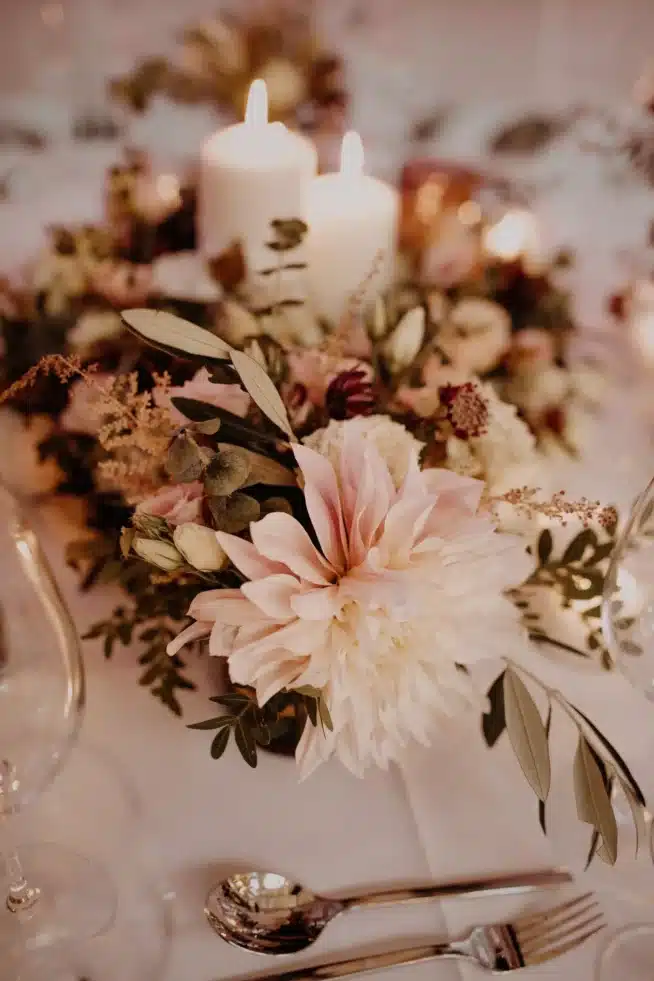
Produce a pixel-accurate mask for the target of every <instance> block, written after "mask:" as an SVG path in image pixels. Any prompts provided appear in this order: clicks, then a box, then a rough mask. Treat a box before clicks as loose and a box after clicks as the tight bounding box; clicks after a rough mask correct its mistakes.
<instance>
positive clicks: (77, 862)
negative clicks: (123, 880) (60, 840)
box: [0, 844, 116, 957]
mask: <svg viewBox="0 0 654 981" xmlns="http://www.w3.org/2000/svg"><path fill="white" fill-rule="evenodd" d="M19 857H20V863H21V867H22V870H23V874H24V876H25V879H26V880H27V882H28V883H29V885H30V886H31V887H36V888H37V889H38V890H40V895H39V897H38V899H37V900H36V902H34V903H32V904H31V905H29V908H26V909H22V910H18V911H12V909H10V907H9V906H8V904H7V902H6V898H5V895H6V883H4V884H3V885H4V888H3V893H2V894H1V895H0V950H2V951H3V952H4V951H13V952H14V954H15V956H16V957H19V956H20V954H21V953H22V952H27V953H28V954H29V953H32V952H36V951H39V950H43V949H44V948H48V947H52V946H54V945H57V944H68V943H76V942H78V941H83V940H88V939H90V938H91V937H97V936H98V935H99V934H102V933H104V932H106V931H107V930H108V929H109V928H110V927H111V925H112V923H113V921H114V918H115V915H116V892H115V890H114V888H113V885H112V883H111V881H110V879H109V877H108V876H107V873H106V872H105V871H104V869H103V868H102V867H101V866H100V865H98V864H97V863H96V862H94V861H91V860H90V859H88V858H85V857H83V856H82V855H78V854H77V853H76V852H74V851H72V850H70V849H68V848H64V847H63V846H61V845H53V844H33V845H25V846H21V848H20V852H19Z"/></svg>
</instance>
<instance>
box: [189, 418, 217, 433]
mask: <svg viewBox="0 0 654 981" xmlns="http://www.w3.org/2000/svg"><path fill="white" fill-rule="evenodd" d="M221 425H222V423H221V422H220V419H206V420H205V421H204V422H194V423H193V429H195V430H196V431H197V432H198V433H202V435H203V436H215V435H216V433H217V432H218V430H219V429H220V427H221Z"/></svg>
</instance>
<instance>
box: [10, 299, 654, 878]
mask: <svg viewBox="0 0 654 981" xmlns="http://www.w3.org/2000/svg"><path fill="white" fill-rule="evenodd" d="M420 310H421V311H422V314H424V309H423V308H420ZM122 316H123V320H124V322H125V323H126V324H127V325H128V327H129V328H130V329H131V330H132V331H133V332H134V333H135V334H137V335H138V336H139V337H140V338H141V340H144V341H146V342H147V343H149V344H152V345H154V346H155V347H156V348H158V349H163V350H165V351H168V352H172V353H173V354H174V355H175V356H176V357H181V358H184V359H185V360H186V361H187V362H188V363H194V364H195V365H196V370H195V372H194V374H193V376H192V377H191V378H190V379H189V380H187V381H186V382H185V383H184V384H182V385H173V384H171V379H170V377H169V376H168V375H167V374H166V373H165V372H164V373H163V374H160V375H156V376H155V377H154V378H153V383H152V387H151V389H150V390H146V391H143V390H141V389H140V387H139V382H138V378H137V376H136V375H135V374H134V373H132V374H127V375H124V374H117V375H114V376H113V377H110V378H106V377H102V376H101V375H98V374H97V372H94V371H93V370H92V368H90V367H88V366H87V367H85V366H84V365H83V364H82V363H81V361H80V360H79V359H75V358H70V357H63V356H60V355H55V356H51V357H49V358H46V359H44V361H43V362H42V363H41V365H40V366H38V367H37V368H35V369H33V371H32V372H31V373H30V375H29V376H28V377H27V378H26V379H23V381H22V382H21V383H20V384H19V386H18V387H19V388H21V389H22V388H23V387H24V386H25V385H26V384H28V383H29V382H31V381H33V380H34V379H35V378H37V377H39V376H41V375H43V374H44V373H49V372H52V373H54V374H56V375H58V376H59V378H60V379H62V380H64V381H70V380H71V379H77V381H76V382H75V385H76V386H77V385H81V386H83V390H84V393H85V404H86V407H87V412H90V413H93V414H94V416H95V418H96V420H97V441H98V446H99V448H100V451H101V452H99V454H98V457H97V460H96V471H97V477H98V480H99V482H100V483H101V484H102V485H104V486H107V487H111V488H113V489H114V490H117V491H119V492H120V494H121V495H122V497H123V499H124V500H125V501H126V502H128V503H129V505H130V515H129V519H128V521H127V523H126V524H125V526H124V528H123V530H122V533H121V536H120V558H113V557H112V560H111V563H110V565H109V567H108V571H109V572H110V576H111V575H112V576H114V577H115V578H117V579H118V581H120V582H121V583H122V585H123V586H124V588H125V589H126V591H127V592H128V594H129V595H130V597H131V600H132V603H131V606H130V607H129V608H126V607H120V608H118V609H117V610H116V611H115V612H114V614H113V615H112V617H111V618H110V619H109V620H108V621H106V622H104V623H101V624H98V625H97V626H96V627H95V628H93V629H92V630H91V632H90V636H96V637H97V636H103V637H104V644H105V650H106V652H107V653H108V654H110V653H111V650H112V648H113V646H114V645H115V644H116V643H117V642H120V643H123V644H128V643H130V642H131V640H132V638H133V637H134V636H136V637H138V639H139V640H140V641H141V643H142V644H143V647H144V650H143V653H142V655H141V662H142V664H143V665H144V671H145V673H144V678H143V681H144V683H146V684H152V683H154V685H155V693H156V694H158V695H159V697H161V698H162V699H163V700H164V701H166V702H167V703H168V704H169V705H170V707H172V708H174V709H175V708H177V709H178V708H179V706H178V703H177V699H176V694H175V688H176V687H177V688H183V687H185V685H187V683H185V679H184V677H183V662H182V661H181V660H180V652H183V651H184V649H185V648H189V647H190V648H196V649H199V650H207V649H208V652H209V654H210V655H212V656H217V657H220V658H223V659H224V661H225V664H226V667H227V672H228V675H229V678H230V680H231V682H232V685H233V686H234V688H233V690H232V691H230V692H228V693H227V694H225V695H219V696H217V697H216V698H215V699H214V701H215V702H217V703H218V704H219V705H220V706H222V708H223V714H220V715H218V716H216V717H214V718H210V719H207V720H206V721H203V722H200V723H195V724H193V726H192V728H196V729H200V730H208V731H211V732H212V733H213V735H212V743H211V752H212V755H213V756H214V757H216V758H217V757H219V756H221V755H222V754H223V753H224V751H225V749H226V748H227V746H228V744H229V742H230V739H231V737H232V736H233V739H234V741H235V743H236V745H237V747H238V749H239V751H240V753H241V754H242V756H243V758H244V759H245V760H246V761H247V762H248V763H249V764H250V765H251V766H255V765H256V763H257V746H258V745H259V746H261V745H263V746H266V745H269V744H270V743H271V742H273V741H274V740H275V739H277V738H279V737H280V736H282V735H285V734H286V735H287V736H288V735H289V733H290V734H294V733H295V734H297V736H298V741H297V748H296V758H297V761H298V765H299V768H300V772H301V774H302V775H304V776H306V775H308V774H309V773H311V772H312V771H313V770H314V769H315V768H316V767H317V766H318V765H319V764H320V763H321V762H323V761H324V760H326V759H328V758H329V757H331V756H336V757H338V758H339V759H340V760H341V761H342V763H343V764H344V765H345V766H347V767H348V768H349V769H350V770H352V772H354V773H356V774H358V775H361V774H363V773H364V772H365V770H366V768H367V767H369V766H371V765H376V766H382V767H386V766H388V764H389V763H390V762H392V761H394V760H397V759H399V758H400V757H401V754H402V753H403V752H404V751H405V749H406V748H407V747H409V746H410V745H411V743H412V742H414V741H415V742H419V743H421V744H426V745H429V743H430V741H431V740H432V739H433V738H437V735H436V734H437V732H438V728H439V724H441V723H442V721H443V720H444V719H447V718H449V717H451V716H453V715H458V714H460V713H466V712H468V713H470V712H471V713H477V715H478V716H479V717H480V718H481V719H483V732H484V735H485V737H486V740H487V742H488V743H489V745H491V744H493V743H494V742H495V741H496V740H497V738H498V737H499V735H500V734H501V732H502V731H503V730H504V729H506V730H507V732H508V734H509V737H510V740H511V744H512V746H513V748H514V751H515V753H516V756H517V758H518V760H519V762H520V765H521V766H522V769H523V771H524V773H525V775H526V777H527V779H528V781H529V783H530V785H531V786H532V788H533V789H534V791H535V793H536V794H537V796H538V798H539V800H540V801H541V807H542V808H544V802H545V800H546V799H547V795H548V791H549V783H550V762H549V748H548V739H549V723H550V721H551V712H552V709H553V708H554V707H558V708H559V709H560V710H561V711H563V712H565V713H566V714H567V716H568V717H569V718H570V719H571V720H572V721H573V722H574V724H575V725H576V726H577V728H578V730H579V748H578V751H577V759H576V762H575V767H574V774H575V786H576V792H577V799H578V810H579V816H580V818H581V820H583V821H586V822H587V823H590V824H591V825H592V826H593V828H594V836H593V843H592V849H591V851H592V854H595V852H599V854H600V855H601V856H602V857H604V858H606V859H607V860H609V861H611V862H612V861H615V857H616V853H617V829H616V823H615V817H614V815H613V811H612V805H611V798H610V793H611V786H612V783H613V782H615V781H618V782H619V783H620V784H621V786H623V788H625V790H626V792H627V794H628V795H629V797H630V799H631V800H633V802H634V806H635V810H636V813H638V812H639V811H640V809H641V808H642V807H643V806H644V799H643V795H642V792H641V790H640V788H639V787H638V784H637V783H636V781H635V780H634V778H633V776H632V774H631V773H630V772H629V769H628V767H627V765H626V764H625V762H624V761H623V760H622V758H621V757H620V756H619V754H618V753H617V751H616V750H615V749H614V748H613V747H612V746H611V744H610V743H609V742H608V740H607V739H606V738H605V737H604V736H603V735H602V733H601V732H600V731H599V730H598V729H597V728H596V727H595V726H594V724H593V723H592V721H591V720H589V719H588V718H587V717H586V716H585V715H583V713H582V712H581V711H580V710H579V709H577V708H576V707H575V706H573V705H571V704H570V703H569V702H568V701H567V700H566V699H565V698H564V696H563V695H561V693H560V692H557V691H553V690H551V689H549V688H548V687H547V686H545V685H542V683H540V682H539V681H538V676H537V675H538V672H537V668H538V658H539V655H538V654H537V653H534V651H533V648H530V647H529V644H528V633H529V632H530V630H531V628H532V627H533V620H532V619H530V614H529V613H528V612H527V614H526V617H525V611H526V610H528V607H529V604H528V602H525V600H524V599H523V598H521V597H522V596H523V594H522V593H521V587H522V586H523V584H524V583H525V581H528V580H531V582H532V584H533V583H534V581H535V580H536V579H538V577H541V579H542V581H545V582H547V581H548V577H551V582H550V585H551V586H552V587H553V588H559V587H560V586H561V584H562V583H563V582H564V581H565V579H566V574H567V576H568V579H569V583H568V585H570V583H571V584H572V585H573V587H574V589H577V590H580V589H581V590H583V589H585V590H586V592H585V595H586V597H587V598H588V597H590V596H592V595H594V594H595V590H596V588H597V584H598V583H597V576H596V575H595V565H596V563H597V562H599V561H600V558H601V556H602V555H604V556H605V555H606V554H607V550H608V549H609V548H610V535H611V533H612V530H613V528H614V526H615V513H614V511H613V510H612V509H610V508H601V507H600V506H599V505H598V504H595V503H592V502H588V501H581V502H577V503H571V502H568V501H566V500H565V498H563V497H562V495H555V496H554V497H553V498H550V499H542V498H540V497H539V495H538V492H537V491H536V490H535V489H533V488H530V487H528V486H521V487H518V488H513V489H510V490H505V491H503V492H501V493H500V492H499V491H495V490H494V489H493V485H492V484H491V483H489V482H487V481H486V480H485V479H481V480H480V479H476V478H474V477H472V476H469V475H468V474H467V473H461V472H457V467H458V461H459V460H460V458H461V454H459V453H451V452H450V442H451V441H454V444H453V445H455V446H457V447H458V446H459V444H461V445H462V446H463V447H464V448H465V450H466V454H465V456H466V460H469V459H470V458H473V459H475V460H479V461H481V462H480V463H479V465H478V466H477V467H476V470H477V471H478V472H479V473H481V474H482V475H483V476H484V477H485V476H486V469H487V468H486V467H485V465H484V463H483V461H484V460H485V459H486V457H485V456H484V455H483V453H482V452H481V450H480V447H483V446H484V445H488V446H491V445H494V444H495V443H497V444H498V445H502V439H503V436H502V434H503V433H504V431H505V430H506V429H507V428H508V429H509V430H511V429H513V430H514V433H513V435H512V437H511V438H510V439H509V443H512V442H514V440H516V439H518V440H519V439H523V440H524V441H525V442H526V443H529V445H530V447H531V446H532V445H533V436H532V435H531V434H530V431H529V429H528V427H527V425H526V423H525V422H523V421H521V420H520V419H519V418H518V417H517V415H516V412H515V409H514V408H512V407H510V406H507V405H505V404H504V403H500V401H499V399H498V397H497V396H496V394H495V393H494V390H493V389H492V388H490V387H489V386H488V385H487V384H485V383H483V382H480V381H479V380H478V379H476V378H474V377H473V378H469V377H468V378H466V379H458V378H453V377H451V375H450V374H448V372H447V371H445V373H444V374H443V375H442V376H441V375H439V376H438V380H437V382H435V383H434V384H433V385H432V389H431V390H430V397H431V398H432V401H433V403H434V404H433V408H432V411H431V413H430V414H429V415H426V414H424V413H423V414H419V413H417V412H416V411H415V410H414V407H413V406H412V405H411V404H410V403H411V399H412V398H413V396H411V398H409V402H408V404H407V398H406V388H407V384H406V381H407V376H406V375H405V374H404V372H406V371H407V370H409V369H410V366H412V365H413V363H414V361H415V353H416V351H415V349H416V347H417V345H416V341H415V336H414V335H415V333H416V331H418V333H419V336H420V339H421V344H420V345H418V346H420V347H421V346H422V339H423V337H422V335H423V332H424V331H425V330H426V329H427V328H426V319H425V316H426V315H425V316H423V315H419V314H418V313H417V312H416V311H415V310H411V311H410V312H409V313H408V314H405V315H404V316H403V318H402V319H401V321H400V323H399V324H398V326H397V327H395V329H394V332H393V333H392V334H391V335H390V338H391V341H390V343H389V339H388V337H386V336H385V337H384V339H383V341H382V342H381V344H380V343H376V341H375V331H376V330H377V329H378V328H379V320H377V321H375V319H374V317H373V318H372V320H371V321H370V322H368V323H366V321H365V320H363V319H362V318H361V316H360V315H359V312H358V311H357V309H356V306H353V307H352V309H351V311H350V315H349V316H348V317H347V318H346V319H345V320H344V322H343V323H342V324H341V326H340V327H339V329H338V330H337V331H336V332H334V333H333V334H331V335H329V336H328V337H327V339H326V340H325V343H324V344H323V345H321V346H320V347H319V348H318V349H316V350H314V351H310V352H307V351H306V350H298V349H296V348H295V349H288V350H285V349H284V348H283V347H281V346H279V345H278V346H277V347H275V348H272V347H270V346H268V347H266V346H265V345H263V344H262V343H261V339H256V338H255V339H253V340H252V339H251V340H246V342H245V344H244V349H239V348H238V347H236V346H235V345H233V344H231V343H229V342H228V341H226V340H225V339H224V338H221V337H219V336H218V335H217V334H216V333H215V332H213V331H209V330H206V329H203V328H200V327H198V326H195V325H193V324H191V323H189V322H187V321H184V320H182V319H181V318H179V317H177V316H175V315H174V314H171V313H169V312H166V311H152V310H148V309H133V310H128V311H124V312H123V314H122ZM379 316H380V307H379V306H378V308H377V317H378V318H379ZM416 324H418V325H419V330H418V328H416V326H415V325H416ZM398 332H399V334H398ZM403 335H408V338H409V340H408V341H407V340H406V339H405V338H404V337H403ZM398 337H399V339H398ZM409 349H410V351H411V355H410V357H409V356H408V353H407V354H406V355H405V357H406V363H405V362H404V361H403V358H402V353H403V351H407V352H408V351H409ZM439 370H440V371H443V366H440V368H439ZM300 378H302V379H303V380H302V381H300ZM298 386H301V387H302V390H301V392H300V393H299V394H298ZM409 390H410V387H409ZM300 396H301V397H300ZM498 405H499V406H500V407H499V408H498ZM507 414H508V416H510V422H509V423H508V425H507ZM427 420H428V421H427ZM485 441H486V443H485ZM489 454H490V458H492V456H493V453H492V451H489ZM461 469H464V470H465V469H467V466H466V468H461ZM506 507H508V508H510V509H513V510H517V511H518V512H520V513H522V514H529V515H532V516H533V515H539V516H544V517H546V518H548V519H552V520H557V519H558V520H560V521H563V522H565V521H566V520H569V519H571V518H574V519H578V520H579V521H580V522H581V524H582V526H583V530H582V531H581V532H580V535H578V536H577V538H576V539H575V541H576V542H577V544H576V545H575V547H574V549H572V550H570V549H569V550H568V551H569V554H568V555H567V557H564V559H563V560H562V561H558V562H557V561H556V560H555V558H554V554H553V552H554V545H553V538H552V534H551V532H549V531H546V532H543V533H542V534H541V536H540V538H539V541H538V568H537V571H536V573H534V572H533V568H534V559H533V558H532V557H531V556H530V555H529V549H528V548H527V545H528V541H526V540H525V539H524V538H523V537H520V536H519V535H516V534H512V533H510V532H509V531H508V530H507V528H506V522H505V521H504V519H503V517H502V509H504V508H506ZM602 535H604V536H605V544H604V545H602V546H600V544H599V541H600V537H601V536H602ZM575 562H577V563H578V566H577V567H575V565H574V563H575ZM530 573H531V575H530ZM584 576H586V579H584ZM591 580H592V581H591ZM600 588H601V582H600ZM536 619H537V618H536ZM532 633H533V636H534V637H535V639H538V631H535V632H534V631H532ZM540 639H541V640H543V639H544V640H547V639H548V638H547V637H543V636H542V635H541V637H540ZM489 658H490V659H493V660H501V661H502V662H503V663H504V665H505V667H504V670H503V672H502V674H501V675H500V677H499V679H498V681H496V682H495V684H494V685H493V687H492V688H491V691H490V692H489V693H488V694H486V692H485V691H484V690H483V688H482V689H480V688H479V686H478V683H477V681H476V678H475V670H474V669H475V665H476V664H477V662H478V661H480V660H484V659H489ZM164 664H166V665H168V667H166V668H164V667H163V665H164ZM533 685H539V686H540V687H542V688H543V690H544V692H545V694H546V696H547V699H548V701H549V706H550V708H549V716H548V719H547V721H544V720H543V718H542V717H541V714H540V712H539V709H538V708H537V706H536V703H535V701H534V699H533V696H532V694H531V693H530V690H529V688H530V687H533ZM543 813H544V812H543ZM543 821H544V818H543Z"/></svg>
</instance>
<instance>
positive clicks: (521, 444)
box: [447, 383, 538, 492]
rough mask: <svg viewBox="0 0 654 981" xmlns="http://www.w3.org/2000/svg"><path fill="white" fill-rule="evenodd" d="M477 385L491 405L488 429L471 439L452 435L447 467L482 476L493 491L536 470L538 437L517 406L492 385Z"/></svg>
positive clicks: (520, 481) (514, 482) (515, 482)
mask: <svg viewBox="0 0 654 981" xmlns="http://www.w3.org/2000/svg"><path fill="white" fill-rule="evenodd" d="M478 385H479V388H480V390H481V393H482V395H483V398H484V401H485V402H486V405H487V407H488V426H487V429H486V432H484V433H483V434H482V435H481V436H477V437H475V438H473V439H469V440H461V439H457V437H456V436H452V437H450V439H448V441H447V466H448V468H449V469H450V470H454V471H455V472H456V473H459V474H462V475H465V476H469V477H480V478H481V479H483V480H485V481H486V483H487V484H488V485H489V487H490V489H491V490H492V491H495V492H501V491H502V490H505V489H507V488H510V487H512V486H515V485H516V484H520V485H522V484H524V483H525V482H526V478H527V475H528V474H529V473H531V472H533V471H534V470H535V469H536V466H537V463H538V457H537V454H536V440H535V438H534V435H533V433H532V432H531V430H530V429H529V428H528V426H527V425H526V424H525V423H524V422H523V420H522V419H521V418H520V417H519V416H518V413H517V410H516V408H515V406H514V405H510V404H509V403H508V402H503V401H502V400H501V399H500V397H499V396H498V394H497V392H496V391H495V389H494V388H493V386H492V385H490V384H488V383H487V384H482V383H478Z"/></svg>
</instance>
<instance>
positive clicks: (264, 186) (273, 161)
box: [198, 79, 317, 282]
mask: <svg viewBox="0 0 654 981" xmlns="http://www.w3.org/2000/svg"><path fill="white" fill-rule="evenodd" d="M316 171H317V154H316V150H315V147H314V146H313V144H312V143H311V142H310V141H309V140H307V139H306V138H305V137H303V136H300V135H299V134H298V133H292V132H291V131H290V130H289V129H287V128H286V126H284V125H283V124H282V123H269V122H268V92H267V89H266V85H265V82H263V81H262V80H261V79H257V80H256V81H255V82H253V83H252V85H251V87H250V92H249V95H248V101H247V108H246V110H245V121H244V122H243V123H240V124H238V125H236V126H228V127H227V128H226V129H223V130H221V131H220V132H218V133H216V134H215V135H214V136H213V137H211V139H209V140H208V141H207V143H206V144H205V145H204V147H203V149H202V161H201V169H200V184H199V200H198V232H199V246H200V251H201V252H202V253H203V255H204V256H206V257H207V258H208V259H213V258H216V257H217V256H219V255H220V254H221V253H222V252H224V251H225V250H226V249H227V248H229V247H230V246H231V245H233V244H234V243H235V242H239V243H240V244H241V246H242V248H243V252H244V256H245V261H246V265H247V269H248V276H249V279H250V282H254V281H256V272H257V271H258V270H260V269H262V268H265V267H269V266H270V265H272V264H273V263H271V256H272V255H273V254H272V253H271V252H270V251H269V250H267V249H266V247H265V243H266V242H267V241H269V240H270V223H271V221H272V220H273V219H275V218H301V219H303V220H306V198H307V192H308V188H309V185H310V183H311V179H312V178H313V177H315V174H316Z"/></svg>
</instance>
